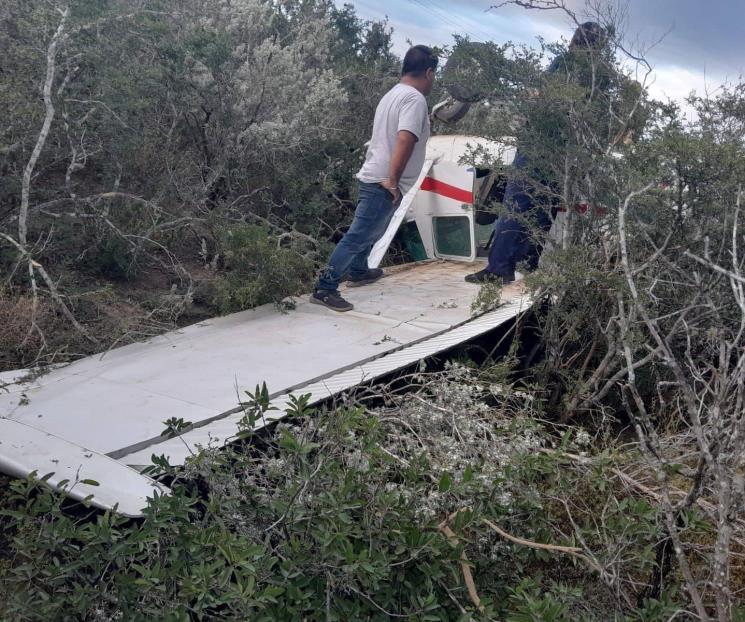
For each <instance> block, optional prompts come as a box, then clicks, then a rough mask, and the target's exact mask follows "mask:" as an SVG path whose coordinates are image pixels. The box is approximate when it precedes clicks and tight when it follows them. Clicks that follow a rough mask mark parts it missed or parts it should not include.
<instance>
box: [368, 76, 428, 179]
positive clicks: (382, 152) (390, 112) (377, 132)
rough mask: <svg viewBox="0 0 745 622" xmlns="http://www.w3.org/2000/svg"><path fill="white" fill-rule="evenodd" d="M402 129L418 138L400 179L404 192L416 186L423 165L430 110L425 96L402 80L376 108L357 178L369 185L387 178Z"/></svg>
mask: <svg viewBox="0 0 745 622" xmlns="http://www.w3.org/2000/svg"><path fill="white" fill-rule="evenodd" d="M401 130H406V131H408V132H411V133H412V134H414V136H416V137H417V142H416V144H415V145H414V151H413V152H412V154H411V157H410V158H409V161H408V162H407V164H406V168H405V169H404V172H403V173H402V174H401V179H400V180H399V187H400V189H401V192H402V193H403V194H405V193H406V192H407V191H408V190H409V189H410V188H411V187H412V186H413V185H414V183H415V182H416V180H417V178H418V177H419V173H421V171H422V166H424V156H425V152H426V150H427V139H428V138H429V110H428V108H427V100H426V99H425V98H424V95H422V94H421V93H420V92H419V91H417V90H416V89H415V88H414V87H413V86H409V85H408V84H400V83H399V84H397V85H396V86H394V87H393V88H392V89H391V90H390V91H388V92H387V93H386V94H385V95H384V96H383V98H382V99H381V100H380V103H379V104H378V107H377V109H376V110H375V120H374V121H373V131H372V138H371V139H370V144H369V145H368V147H367V156H366V157H365V163H364V164H363V165H362V168H361V169H360V171H359V173H357V179H359V180H360V181H364V182H366V183H369V184H375V183H380V182H381V181H383V180H385V179H388V175H389V173H390V168H391V157H392V156H393V148H394V146H395V144H396V138H397V137H398V133H399V132H400V131H401Z"/></svg>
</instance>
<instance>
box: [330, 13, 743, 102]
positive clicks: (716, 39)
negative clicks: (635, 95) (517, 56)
mask: <svg viewBox="0 0 745 622" xmlns="http://www.w3.org/2000/svg"><path fill="white" fill-rule="evenodd" d="M346 1H347V2H350V3H351V4H353V5H354V6H355V8H356V9H357V13H358V14H359V15H360V17H362V18H365V19H378V20H379V19H384V18H385V17H387V18H388V20H389V23H390V25H391V26H392V27H393V29H394V43H395V50H396V52H398V53H401V52H403V51H405V50H406V49H407V48H408V44H407V40H411V41H412V42H414V43H424V44H432V45H434V44H439V45H445V44H448V43H449V42H451V41H452V34H453V33H456V34H460V35H467V36H468V37H470V38H471V39H472V40H474V41H485V40H489V39H491V40H493V41H497V42H500V43H501V42H505V41H514V42H516V43H527V44H535V43H536V39H537V37H538V36H542V37H543V38H544V39H546V40H547V41H553V40H558V39H559V38H560V37H562V36H566V37H568V36H571V33H572V31H573V27H572V26H571V24H570V22H569V21H568V19H567V17H566V16H564V15H562V14H561V13H559V12H558V11H526V10H524V9H519V8H516V7H502V8H499V9H492V10H489V7H490V5H492V4H496V2H495V0H491V1H490V0H346ZM336 2H337V4H339V5H341V4H343V3H344V0H336ZM568 4H570V5H573V6H574V7H577V9H578V10H579V11H580V12H581V11H582V7H583V6H584V2H583V0H568ZM627 4H628V8H627V21H626V25H625V31H626V39H627V40H629V41H630V42H639V43H642V44H644V45H647V46H649V45H650V44H652V43H655V42H658V41H659V40H660V39H661V38H662V41H659V43H657V44H656V45H655V46H654V47H653V48H652V49H650V50H649V51H648V52H647V59H648V60H649V61H650V62H651V64H652V65H653V67H654V69H655V73H654V78H653V80H654V82H653V84H652V86H651V89H650V90H651V91H652V94H653V95H654V96H656V97H660V98H664V97H669V98H671V99H674V100H678V101H680V100H682V99H683V98H684V97H685V96H686V95H687V94H688V93H689V92H690V91H691V90H696V91H698V92H700V93H702V92H703V91H704V90H705V89H708V91H709V92H710V93H713V92H715V91H716V88H717V87H718V86H719V85H720V84H721V83H722V82H724V81H729V82H737V81H738V80H739V77H740V75H742V74H743V73H745V37H743V34H744V31H745V26H743V24H745V0H627ZM663 37H664V38H663Z"/></svg>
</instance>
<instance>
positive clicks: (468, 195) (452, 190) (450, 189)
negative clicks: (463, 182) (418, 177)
mask: <svg viewBox="0 0 745 622" xmlns="http://www.w3.org/2000/svg"><path fill="white" fill-rule="evenodd" d="M421 189H422V190H426V191H428V192H434V193H435V194H439V195H441V196H443V197H447V198H448V199H453V200H454V201H460V202H461V203H468V204H469V205H470V204H472V203H473V192H471V191H469V190H463V189H462V188H457V187H456V186H451V185H450V184H446V183H445V182H444V181H440V180H439V179H435V178H434V177H425V178H424V181H423V182H422V188H421Z"/></svg>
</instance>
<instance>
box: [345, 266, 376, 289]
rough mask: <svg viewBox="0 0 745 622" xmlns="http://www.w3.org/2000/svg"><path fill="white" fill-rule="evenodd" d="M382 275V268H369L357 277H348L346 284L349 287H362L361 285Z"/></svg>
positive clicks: (372, 281)
mask: <svg viewBox="0 0 745 622" xmlns="http://www.w3.org/2000/svg"><path fill="white" fill-rule="evenodd" d="M383 276H384V274H383V270H381V269H380V268H370V269H369V270H368V271H367V272H365V274H363V275H362V276H359V277H356V278H355V277H350V278H349V282H348V283H347V285H348V286H349V287H362V286H363V285H369V284H370V283H375V281H378V280H380V279H382V278H383Z"/></svg>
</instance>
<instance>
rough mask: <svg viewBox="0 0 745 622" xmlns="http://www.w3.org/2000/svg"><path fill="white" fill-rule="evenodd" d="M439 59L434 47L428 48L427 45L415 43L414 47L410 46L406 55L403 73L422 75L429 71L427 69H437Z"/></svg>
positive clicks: (403, 74)
mask: <svg viewBox="0 0 745 622" xmlns="http://www.w3.org/2000/svg"><path fill="white" fill-rule="evenodd" d="M438 60H439V59H438V58H437V55H436V54H435V53H434V52H433V51H432V48H428V47H427V46H426V45H415V46H414V47H413V48H409V51H408V52H406V56H404V64H403V66H402V67H401V75H402V76H407V75H411V76H416V77H421V76H423V75H424V74H425V73H426V72H427V69H432V70H433V71H434V70H435V69H437V61H438Z"/></svg>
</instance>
